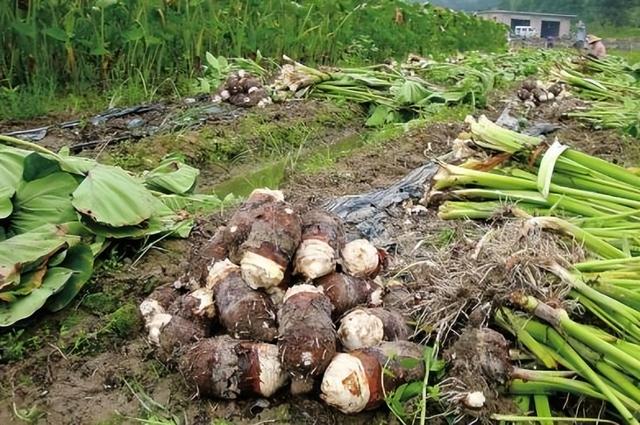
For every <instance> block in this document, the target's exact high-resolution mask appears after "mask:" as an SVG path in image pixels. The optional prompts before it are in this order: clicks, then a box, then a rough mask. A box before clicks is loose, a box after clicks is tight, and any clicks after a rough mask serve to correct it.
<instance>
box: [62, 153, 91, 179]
mask: <svg viewBox="0 0 640 425" xmlns="http://www.w3.org/2000/svg"><path fill="white" fill-rule="evenodd" d="M58 159H59V161H58V163H59V164H60V168H61V169H62V171H66V172H67V173H72V174H80V175H83V176H84V175H86V174H87V173H89V172H90V171H91V170H93V169H94V168H96V167H97V166H98V165H97V162H95V161H94V160H92V159H89V158H81V157H78V156H64V155H63V156H60V157H58Z"/></svg>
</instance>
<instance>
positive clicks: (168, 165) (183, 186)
mask: <svg viewBox="0 0 640 425" xmlns="http://www.w3.org/2000/svg"><path fill="white" fill-rule="evenodd" d="M199 174H200V170H198V169H197V168H193V167H191V166H190V165H187V164H185V163H183V162H181V161H178V160H177V159H175V158H167V159H166V160H164V161H162V162H161V163H160V165H159V166H158V167H157V168H155V169H153V170H151V171H149V172H148V173H147V174H145V175H144V182H145V184H146V185H147V187H148V188H149V189H152V190H157V191H159V192H163V193H169V194H172V193H173V194H177V195H184V194H186V193H190V192H192V191H193V188H194V187H195V185H196V179H197V178H198V175H199Z"/></svg>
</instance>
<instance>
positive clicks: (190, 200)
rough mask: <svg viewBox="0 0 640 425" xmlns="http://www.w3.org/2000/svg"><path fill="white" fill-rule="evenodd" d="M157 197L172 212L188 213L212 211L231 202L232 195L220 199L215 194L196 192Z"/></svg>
mask: <svg viewBox="0 0 640 425" xmlns="http://www.w3.org/2000/svg"><path fill="white" fill-rule="evenodd" d="M159 199H160V200H161V201H162V203H164V204H165V205H166V206H167V207H169V208H171V210H172V211H174V212H183V211H186V212H188V213H190V214H196V213H207V212H214V211H217V210H219V209H221V208H222V207H223V206H225V205H229V204H230V203H231V202H233V200H234V197H233V195H231V196H229V195H227V197H225V199H224V200H221V199H220V198H219V197H218V196H217V195H205V194H196V195H188V196H180V195H161V196H160V197H159Z"/></svg>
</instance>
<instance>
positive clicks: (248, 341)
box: [140, 189, 425, 413]
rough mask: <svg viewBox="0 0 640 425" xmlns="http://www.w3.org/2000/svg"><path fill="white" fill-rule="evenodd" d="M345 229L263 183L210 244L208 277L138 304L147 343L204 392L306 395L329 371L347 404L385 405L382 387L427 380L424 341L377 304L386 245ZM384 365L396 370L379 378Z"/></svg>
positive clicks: (325, 384) (354, 407)
mask: <svg viewBox="0 0 640 425" xmlns="http://www.w3.org/2000/svg"><path fill="white" fill-rule="evenodd" d="M344 235H345V233H344V229H343V225H342V223H341V222H340V220H339V219H338V218H336V217H334V216H332V215H330V214H328V213H327V212H324V211H318V210H311V211H308V212H307V213H305V214H302V215H300V214H299V213H298V212H297V211H296V210H295V208H294V207H293V206H291V205H290V204H288V203H287V202H286V201H285V200H284V196H283V194H282V193H281V192H279V191H273V190H268V189H259V190H255V191H254V192H253V193H252V194H251V195H250V196H249V198H248V199H247V200H246V202H245V203H244V204H243V205H242V206H240V207H239V208H238V210H237V211H236V212H235V214H234V215H233V216H232V217H231V218H230V220H229V222H228V223H227V225H226V226H224V227H221V228H220V229H219V230H218V232H217V233H216V234H215V235H214V237H213V238H212V240H211V241H210V243H209V245H207V246H206V248H205V249H204V252H206V253H208V255H210V257H209V263H208V265H207V267H206V268H207V271H206V275H207V276H206V279H205V280H204V282H203V279H202V276H203V274H204V273H203V270H193V271H191V274H192V275H194V276H195V278H194V279H191V281H190V283H191V285H190V286H191V288H190V290H191V292H188V293H185V294H181V293H180V291H179V290H178V289H176V288H174V287H163V288H159V289H157V290H156V291H154V292H153V293H152V294H151V295H150V296H149V297H148V298H147V299H146V300H145V301H144V302H143V303H142V304H141V305H140V311H141V312H142V314H143V317H144V319H145V323H146V327H147V330H148V333H149V336H148V340H149V342H150V343H151V344H153V345H155V346H156V347H157V353H158V355H159V357H160V358H161V359H162V360H165V361H168V362H170V363H173V364H174V365H176V366H177V367H178V368H179V369H180V370H181V372H182V373H183V374H184V375H185V376H186V377H187V379H188V381H189V382H191V383H192V384H193V385H194V387H195V389H196V391H197V392H198V393H199V394H202V395H207V396H212V397H218V398H226V399H233V398H237V397H241V396H250V395H254V396H256V395H257V396H262V397H270V396H272V395H273V394H275V393H276V392H277V391H278V390H279V389H281V388H283V387H284V386H286V385H287V384H289V383H290V392H291V393H292V394H304V393H310V392H311V391H313V390H314V388H318V387H319V386H320V380H322V385H321V387H322V391H323V395H322V398H323V399H325V400H326V401H327V403H329V404H331V405H334V406H336V407H338V408H339V409H341V410H343V411H344V412H347V413H354V412H359V411H361V410H363V409H371V408H375V407H377V406H379V405H380V404H381V402H383V400H384V396H383V389H384V390H387V391H392V390H393V389H395V388H397V387H399V386H401V385H403V384H406V383H408V382H409V381H413V380H422V379H423V377H424V373H425V370H424V363H423V362H421V361H420V360H421V359H422V356H423V350H424V347H421V346H420V345H417V344H414V343H411V342H408V341H407V339H408V338H409V336H410V335H411V334H412V331H411V329H410V328H409V326H408V325H407V324H406V323H405V319H404V318H403V316H402V315H401V314H400V313H399V312H397V311H395V310H393V308H392V307H384V308H383V307H380V306H379V305H380V304H381V299H382V297H381V291H382V289H381V288H380V286H379V285H378V284H377V283H374V282H373V281H372V279H374V278H375V277H376V276H377V274H378V273H380V271H381V270H382V268H383V267H384V264H385V262H386V260H385V258H386V257H385V254H384V251H382V250H379V249H377V248H376V247H375V246H374V245H372V244H371V243H370V242H368V241H366V240H362V239H358V240H355V241H351V242H349V243H346V244H345V240H344V238H345V236H344ZM180 286H181V287H184V285H180ZM374 305H375V308H368V306H372V307H373V306H374ZM341 319H342V322H341V323H342V325H341V327H340V331H338V332H336V325H335V324H336V323H338V322H340V320H341ZM338 334H340V337H339V336H338ZM353 341H357V342H358V343H353ZM356 348H357V349H358V350H357V351H353V350H355V349H356ZM347 353H348V354H347ZM405 357H407V358H411V359H415V360H417V361H415V362H413V363H412V364H411V365H408V364H407V362H403V361H402V359H403V358H405ZM329 365H331V370H332V372H331V373H325V371H326V370H327V367H329ZM358 365H359V366H358ZM353 368H356V369H357V370H355V369H353ZM362 368H364V371H363V370H362ZM383 370H385V371H386V370H389V371H390V372H392V373H393V374H394V375H393V378H385V379H384V382H382V381H381V372H382V371H383ZM349 371H354V373H356V375H357V376H358V377H357V378H354V379H357V382H354V383H353V385H359V386H360V390H361V391H362V395H361V396H358V397H356V398H357V400H355V401H354V396H353V394H351V393H350V388H351V390H353V388H355V387H352V386H351V384H349V383H347V382H345V381H344V379H345V375H344V373H347V374H348V372H349ZM354 403H355V404H354Z"/></svg>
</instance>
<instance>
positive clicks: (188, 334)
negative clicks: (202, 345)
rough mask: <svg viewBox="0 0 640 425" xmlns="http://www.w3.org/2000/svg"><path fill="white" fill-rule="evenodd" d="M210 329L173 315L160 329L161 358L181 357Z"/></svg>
mask: <svg viewBox="0 0 640 425" xmlns="http://www.w3.org/2000/svg"><path fill="white" fill-rule="evenodd" d="M207 334H208V329H207V328H204V327H203V326H202V325H201V324H198V323H194V322H192V321H189V320H187V319H184V318H182V317H179V316H172V317H171V320H170V321H169V323H167V324H166V325H165V326H164V327H163V328H162V330H161V331H160V338H159V342H160V344H159V350H158V354H159V356H160V358H161V360H164V361H170V360H175V359H179V358H180V357H181V355H182V353H183V352H184V351H185V350H186V349H188V347H190V346H191V345H192V344H194V343H196V342H198V341H199V340H201V339H203V338H205V337H206V336H207Z"/></svg>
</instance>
